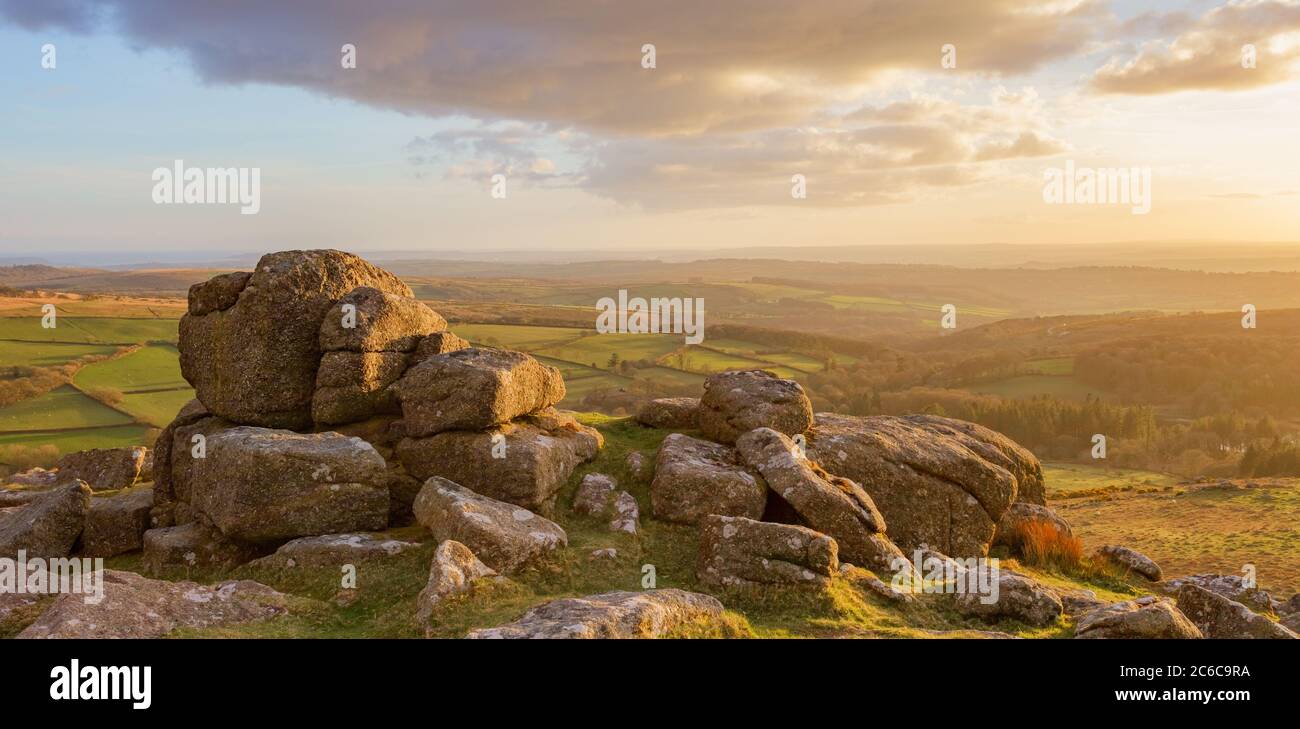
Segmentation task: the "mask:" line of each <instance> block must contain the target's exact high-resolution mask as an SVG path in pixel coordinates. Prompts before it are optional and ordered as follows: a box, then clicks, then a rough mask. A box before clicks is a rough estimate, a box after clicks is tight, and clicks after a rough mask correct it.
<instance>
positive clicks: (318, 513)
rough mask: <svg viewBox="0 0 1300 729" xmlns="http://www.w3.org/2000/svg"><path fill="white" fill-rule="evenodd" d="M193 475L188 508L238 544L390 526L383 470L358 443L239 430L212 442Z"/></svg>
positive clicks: (368, 447)
mask: <svg viewBox="0 0 1300 729" xmlns="http://www.w3.org/2000/svg"><path fill="white" fill-rule="evenodd" d="M190 469H191V472H190V479H191V481H190V488H189V490H190V493H189V502H190V505H191V506H192V507H193V508H194V510H195V512H197V513H200V514H203V515H205V516H206V517H207V518H208V519H209V520H210V521H211V523H212V524H213V525H215V526H216V527H217V528H218V529H220V530H221V533H222V534H223V535H224V536H226V537H227V538H229V539H233V540H236V541H241V542H246V543H257V542H271V541H275V540H284V539H292V538H294V537H302V536H313V535H318V534H336V533H339V532H350V531H375V530H380V529H384V528H385V527H386V526H387V525H388V490H387V488H386V465H385V463H384V459H383V458H382V457H380V455H379V454H378V453H377V452H375V449H374V447H373V446H371V445H370V444H369V443H366V442H365V441H363V440H361V439H360V438H348V437H346V436H342V435H339V434H338V433H316V434H310V435H303V434H299V433H293V432H290V431H284V430H272V429H268V428H254V427H248V426H239V427H235V428H230V429H227V430H222V431H219V432H217V433H214V434H212V435H210V436H208V439H207V456H206V457H205V458H198V459H192V461H191V466H190Z"/></svg>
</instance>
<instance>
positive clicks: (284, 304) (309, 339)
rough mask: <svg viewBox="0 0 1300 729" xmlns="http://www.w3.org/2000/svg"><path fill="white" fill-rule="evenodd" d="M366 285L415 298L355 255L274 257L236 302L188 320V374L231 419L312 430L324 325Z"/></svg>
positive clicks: (184, 346)
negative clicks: (340, 301)
mask: <svg viewBox="0 0 1300 729" xmlns="http://www.w3.org/2000/svg"><path fill="white" fill-rule="evenodd" d="M360 286H369V287H372V288H375V289H378V290H379V291H382V292H384V293H388V294H393V295H396V296H403V297H408V298H409V297H411V290H410V288H409V287H407V286H406V284H404V283H402V282H401V281H400V280H399V279H398V278H397V277H396V276H394V275H392V274H390V273H388V272H386V271H383V270H381V269H379V268H376V267H375V266H372V265H370V264H369V263H367V262H365V261H363V260H361V259H360V258H358V257H356V256H354V255H351V254H349V253H343V252H340V251H286V252H281V253H270V254H267V255H265V256H263V257H262V259H261V260H260V261H258V264H257V268H256V270H255V271H253V273H252V275H251V276H250V277H249V278H248V280H247V283H246V284H245V286H244V287H243V290H242V291H241V292H240V294H239V297H238V300H237V301H236V302H235V303H234V304H233V305H232V306H230V307H229V308H226V309H224V310H218V311H204V309H203V308H202V307H201V308H200V309H198V310H196V311H191V312H189V313H187V314H186V315H185V316H184V317H183V318H182V319H181V324H180V354H181V373H182V374H183V375H184V376H185V379H186V380H188V381H189V383H190V384H191V385H193V386H194V389H195V392H196V396H197V397H198V399H199V400H200V401H201V402H202V403H203V404H204V405H205V406H206V407H207V408H208V410H210V411H211V412H212V413H213V414H215V415H218V416H220V417H222V418H224V419H226V420H229V421H231V422H235V423H242V424H247V425H260V426H265V427H271V428H297V429H304V428H307V427H309V426H310V425H311V401H312V395H313V394H314V393H315V390H316V369H317V365H318V364H319V362H320V355H321V349H320V343H319V337H320V329H321V323H322V321H323V320H324V318H325V315H326V313H327V312H329V310H330V309H331V308H332V307H333V306H334V304H335V302H337V301H338V299H339V298H341V297H342V296H344V295H345V294H347V293H349V292H351V291H352V290H353V289H356V288H357V287H360Z"/></svg>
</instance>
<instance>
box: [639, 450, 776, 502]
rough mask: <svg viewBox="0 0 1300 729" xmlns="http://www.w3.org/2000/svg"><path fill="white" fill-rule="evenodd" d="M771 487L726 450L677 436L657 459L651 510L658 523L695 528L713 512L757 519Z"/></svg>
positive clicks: (651, 486) (733, 452) (730, 451)
mask: <svg viewBox="0 0 1300 729" xmlns="http://www.w3.org/2000/svg"><path fill="white" fill-rule="evenodd" d="M766 505H767V485H766V484H765V483H764V482H763V480H762V479H761V478H760V477H759V476H758V475H757V473H756V472H754V471H752V470H751V469H749V468H747V467H746V466H745V465H743V464H742V463H740V461H739V459H738V457H737V455H736V452H735V450H734V449H732V448H728V447H727V446H723V445H718V444H717V443H710V442H708V441H706V440H700V439H699V438H692V437H690V436H687V435H682V434H681V433H673V434H671V435H669V436H668V437H667V438H664V440H663V443H662V444H661V445H660V446H659V453H658V455H656V456H655V475H654V480H653V481H651V482H650V508H651V511H652V513H653V514H654V517H655V518H656V519H662V520H664V521H671V522H677V523H680V524H694V523H696V522H698V521H699V520H701V519H703V518H704V517H706V516H708V515H710V514H719V515H722V516H743V517H747V518H750V519H759V518H761V517H762V516H763V509H764V507H765V506H766Z"/></svg>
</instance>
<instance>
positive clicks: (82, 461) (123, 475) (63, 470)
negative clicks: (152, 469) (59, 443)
mask: <svg viewBox="0 0 1300 729" xmlns="http://www.w3.org/2000/svg"><path fill="white" fill-rule="evenodd" d="M148 455H149V449H148V448H142V447H139V446H130V447H126V448H95V449H93V450H88V451H81V452H79V453H69V454H68V455H66V456H64V457H63V458H60V459H59V462H58V464H57V465H58V469H59V481H72V480H81V481H85V482H86V485H87V486H89V487H90V490H91V491H110V490H114V489H124V488H127V487H128V486H133V485H134V484H135V482H136V481H138V480H139V479H140V471H141V468H142V467H143V466H144V462H145V458H146V457H147V456H148Z"/></svg>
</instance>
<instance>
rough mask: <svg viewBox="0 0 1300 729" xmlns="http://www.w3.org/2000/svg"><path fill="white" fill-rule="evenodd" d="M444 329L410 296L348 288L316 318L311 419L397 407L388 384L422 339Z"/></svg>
mask: <svg viewBox="0 0 1300 729" xmlns="http://www.w3.org/2000/svg"><path fill="white" fill-rule="evenodd" d="M348 325H351V326H348ZM446 328H447V322H446V321H445V320H444V319H443V318H442V317H441V316H439V315H438V314H436V313H434V312H433V310H431V309H429V307H427V306H425V305H424V304H421V303H420V302H418V301H416V300H415V299H412V298H409V296H398V295H395V294H391V293H386V292H384V291H381V290H379V289H377V288H373V287H370V286H362V287H360V288H356V289H353V290H352V291H350V292H348V294H347V295H345V296H344V297H343V298H341V299H339V300H338V302H337V303H335V304H334V306H333V307H331V308H330V310H329V312H328V313H327V314H326V315H325V318H324V320H322V322H321V327H320V340H319V344H320V349H321V351H322V352H323V354H322V355H321V360H320V368H319V369H318V370H317V373H316V391H315V394H314V395H313V397H312V419H313V420H315V422H317V423H320V424H324V425H334V424H337V423H353V422H356V421H359V420H365V419H366V418H369V417H371V416H372V415H377V414H387V413H397V412H400V406H399V404H398V402H397V393H396V391H395V390H394V389H393V388H392V385H393V384H394V383H396V382H397V380H398V378H400V377H401V376H402V374H403V373H405V372H406V368H407V365H408V363H409V361H410V359H411V356H412V354H413V353H414V352H415V350H416V348H417V347H418V346H419V345H420V343H421V341H423V339H424V338H425V337H426V336H428V335H431V334H436V333H439V332H441V331H442V330H444V329H446Z"/></svg>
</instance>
